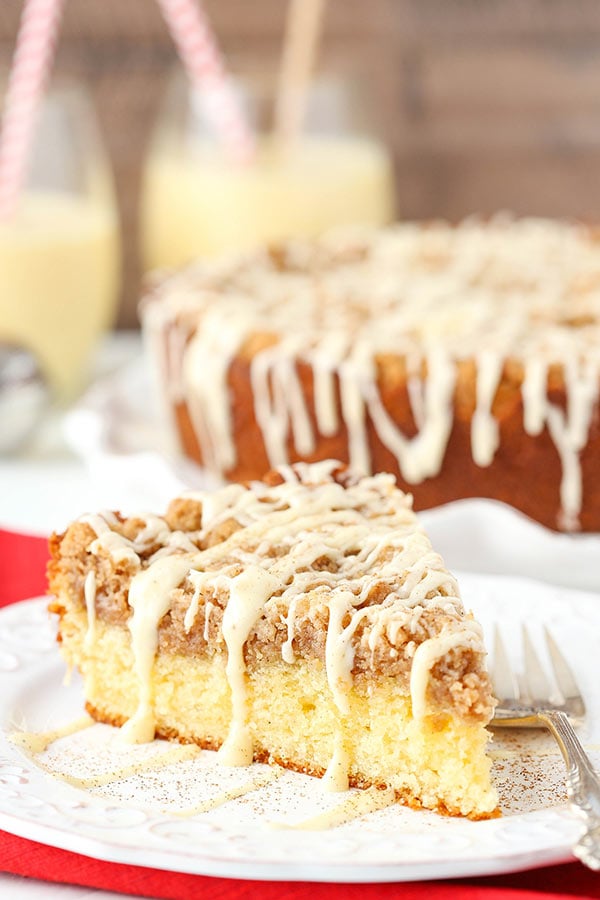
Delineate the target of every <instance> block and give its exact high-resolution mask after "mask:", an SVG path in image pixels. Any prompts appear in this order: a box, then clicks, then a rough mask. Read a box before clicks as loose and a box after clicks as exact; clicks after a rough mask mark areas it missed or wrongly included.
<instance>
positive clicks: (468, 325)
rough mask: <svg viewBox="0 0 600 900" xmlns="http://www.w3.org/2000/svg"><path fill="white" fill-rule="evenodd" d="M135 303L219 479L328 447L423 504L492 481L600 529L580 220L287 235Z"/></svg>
mask: <svg viewBox="0 0 600 900" xmlns="http://www.w3.org/2000/svg"><path fill="white" fill-rule="evenodd" d="M141 312H142V321H143V325H144V331H145V333H146V337H147V339H148V341H147V342H148V346H149V348H150V349H151V357H152V359H153V361H154V363H155V368H156V370H157V374H158V379H157V380H158V383H159V384H161V385H162V386H163V389H164V392H165V395H166V401H167V407H168V408H169V409H170V411H171V413H172V416H171V418H172V420H173V421H174V424H175V425H176V431H177V433H178V435H179V438H180V443H181V446H182V449H183V450H184V452H185V453H186V454H187V455H188V456H190V457H192V458H193V459H194V460H196V461H198V462H200V463H201V464H202V465H203V466H205V467H207V468H208V469H210V470H211V471H212V472H214V473H217V474H218V475H219V476H222V477H223V478H224V479H228V480H231V481H240V480H246V479H250V478H257V477H260V475H261V474H262V473H263V472H264V471H266V470H267V469H268V468H269V467H273V466H278V465H280V464H285V463H289V462H294V461H298V460H302V461H307V462H314V461H317V460H319V459H327V458H330V457H335V458H336V459H341V460H344V461H345V462H348V463H349V464H350V465H351V466H352V468H354V469H357V470H359V471H362V472H364V473H365V474H368V473H369V472H393V473H394V474H396V476H397V478H398V484H399V486H400V487H402V488H404V489H405V490H410V491H411V492H412V493H413V495H414V499H415V507H416V508H417V509H425V508H427V507H431V506H437V505H439V504H442V503H447V502H449V501H452V500H456V499H459V498H464V497H488V498H492V499H495V500H500V501H503V502H505V503H510V504H512V505H513V506H515V507H517V508H518V509H520V510H521V511H522V512H524V513H526V514H527V515H529V516H531V517H532V518H534V519H536V520H538V521H539V522H542V523H543V524H545V525H547V526H548V527H550V528H559V529H564V530H568V531H576V530H579V529H581V530H583V531H600V464H599V460H600V415H599V412H600V408H599V404H598V395H599V388H600V374H599V373H600V350H599V348H600V241H599V240H598V234H597V233H595V232H594V231H592V230H591V229H589V228H586V227H583V226H580V225H577V224H574V223H568V222H552V221H547V220H540V219H520V220H519V219H517V220H514V219H511V218H509V217H507V216H502V217H495V218H494V219H492V220H490V221H487V222H483V221H478V220H476V219H469V220H467V221H465V222H463V223H462V224H460V225H459V226H456V227H454V226H452V225H450V224H448V223H446V222H432V223H429V224H427V225H425V224H419V223H411V222H405V223H401V224H399V225H396V226H394V227H392V228H387V229H381V230H364V229H363V230H357V229H353V230H349V231H348V230H346V231H343V232H336V233H332V234H329V235H326V236H324V237H322V238H321V239H319V240H317V241H301V240H292V241H289V242H287V243H285V244H283V245H281V246H280V247H278V248H277V249H276V250H270V251H266V250H264V251H262V252H260V251H257V252H255V253H252V254H247V255H245V256H239V255H238V256H234V257H230V258H227V259H223V260H220V261H217V262H214V261H213V262H210V261H199V262H198V263H196V264H194V265H192V266H190V267H189V268H186V269H184V270H182V271H181V272H176V273H173V274H172V275H170V276H167V277H163V279H162V281H160V282H157V283H156V284H155V285H154V286H153V288H152V290H151V291H150V292H149V293H148V296H147V297H146V298H145V300H144V302H143V304H142V307H141ZM540 473H543V478H541V477H540ZM532 484H534V485H535V489H534V490H532V489H531V487H530V486H531V485H532Z"/></svg>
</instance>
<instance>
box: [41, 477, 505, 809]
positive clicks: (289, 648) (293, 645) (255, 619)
mask: <svg viewBox="0 0 600 900" xmlns="http://www.w3.org/2000/svg"><path fill="white" fill-rule="evenodd" d="M51 549H52V556H53V560H52V562H51V564H50V588H51V591H52V593H53V594H54V598H55V599H54V600H53V602H52V604H51V609H52V611H53V612H56V613H58V615H59V618H60V623H59V632H58V637H59V641H60V643H61V648H62V652H63V655H64V657H65V659H66V660H67V662H68V663H69V664H70V665H74V666H77V667H78V668H79V669H80V670H81V672H82V675H83V679H84V690H85V697H86V707H87V709H88V711H89V712H90V713H91V715H93V716H94V717H95V718H96V719H97V720H98V721H101V722H107V723H111V724H113V725H117V726H122V728H123V736H124V737H125V738H126V739H128V740H131V741H135V742H142V741H148V740H151V739H152V738H153V737H154V736H155V735H158V736H160V737H165V738H175V739H177V740H180V741H190V742H195V743H197V744H199V745H200V746H201V747H205V748H211V749H215V750H216V749H218V750H219V755H220V757H221V760H222V762H223V763H225V764H230V765H242V764H247V763H250V762H251V761H252V760H261V761H268V762H277V763H279V764H280V765H282V766H285V767H288V768H291V769H295V770H298V771H301V772H306V773H309V774H311V775H317V776H324V778H325V780H326V783H327V785H328V786H329V787H330V788H333V789H343V788H345V787H347V786H348V785H354V786H359V787H366V786H370V785H376V786H387V787H391V788H393V790H394V791H395V793H396V796H397V798H398V800H399V801H400V802H402V803H406V804H409V805H411V806H416V807H420V806H422V807H426V808H428V809H435V810H438V811H440V812H444V813H449V814H452V815H463V816H468V817H470V818H473V819H477V818H485V817H489V816H491V815H494V814H495V812H496V809H497V797H496V793H495V791H494V789H493V787H492V786H491V784H490V761H489V759H488V758H487V757H486V755H485V748H486V743H487V740H488V732H487V731H486V728H485V726H486V724H487V723H488V722H489V720H490V718H491V715H492V712H493V705H494V703H493V699H492V696H491V691H490V683H489V680H488V676H487V673H486V671H485V666H484V656H485V651H484V647H483V643H482V635H481V629H480V626H479V625H478V624H477V622H476V621H475V620H474V619H473V618H472V616H471V615H469V614H467V613H466V612H465V610H464V608H463V604H462V602H461V600H460V595H459V590H458V586H457V584H456V581H455V579H454V578H453V576H452V575H451V574H450V573H449V572H448V571H447V569H446V568H445V566H444V563H443V560H442V559H441V557H440V556H439V555H438V554H437V553H435V551H434V550H433V549H432V547H431V544H430V542H429V540H428V538H427V537H426V535H425V534H424V533H423V531H422V530H421V528H420V527H419V524H418V522H417V520H416V518H415V515H414V513H413V512H412V508H411V498H410V497H409V496H407V495H406V494H404V493H403V492H402V491H400V490H399V489H398V488H397V487H396V485H395V481H394V478H393V476H391V475H386V474H379V475H376V476H370V477H358V476H355V475H353V474H352V473H351V472H350V471H349V470H347V469H346V468H345V467H343V466H341V465H340V464H339V463H337V462H334V461H331V460H328V461H324V462H321V463H316V464H313V465H306V464H298V465H296V466H293V467H281V468H280V469H279V470H277V471H273V472H271V473H270V474H269V475H268V476H267V477H266V478H265V480H264V481H257V482H252V483H250V484H249V485H238V484H232V485H228V486H226V487H224V488H222V489H220V490H218V491H216V492H214V493H209V492H206V493H202V494H200V493H198V494H191V495H189V496H186V497H180V498H178V499H176V500H174V501H173V502H172V503H171V505H170V507H169V509H168V511H167V513H166V515H165V516H164V518H162V517H158V516H154V515H144V516H133V517H130V518H123V517H122V516H120V515H115V514H112V513H103V514H101V515H86V516H83V517H81V518H80V519H78V520H77V521H76V522H74V523H73V524H72V525H71V526H70V527H69V528H68V530H67V531H66V533H65V534H63V535H60V536H57V535H54V536H53V538H52V540H51Z"/></svg>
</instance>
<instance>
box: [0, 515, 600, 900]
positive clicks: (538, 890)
mask: <svg viewBox="0 0 600 900" xmlns="http://www.w3.org/2000/svg"><path fill="white" fill-rule="evenodd" d="M47 560H48V550H47V544H46V541H45V540H44V539H42V538H37V537H30V536H27V535H22V534H14V533H12V532H10V531H3V530H1V529H0V606H5V605H7V604H9V603H14V602H16V601H18V600H21V599H25V598H27V597H32V596H36V595H38V594H43V593H44V591H45V567H46V562H47ZM0 871H3V872H10V873H12V874H14V875H24V876H26V877H29V878H37V879H40V880H43V881H55V882H60V883H61V884H77V885H84V886H86V887H93V888H101V889H103V890H108V891H120V892H122V893H125V894H134V895H136V896H140V897H154V898H164V900H195V898H200V897H201V898H205V897H211V898H213V900H321V898H323V900H325V898H327V900H338V898H339V900H342V898H343V900H375V898H377V900H400V898H401V900H448V898H449V900H462V898H464V900H541V898H545V900H559V898H562V900H564V898H565V897H570V896H572V897H579V898H583V900H590V898H600V875H599V874H597V873H594V872H590V871H589V870H588V869H586V868H584V866H582V865H581V864H580V863H568V864H566V865H561V866H551V867H547V868H543V869H535V870H532V871H530V872H521V873H517V874H512V875H498V876H493V877H488V878H466V879H460V880H457V881H436V882H412V883H403V884H354V885H353V884H309V883H307V882H269V881H241V880H239V881H238V880H235V879H230V878H210V877H205V876H201V875H185V874H180V873H177V872H164V871H161V870H159V869H147V868H144V867H141V866H128V865H122V864H120V863H107V862H102V861H101V860H97V859H93V858H91V857H87V856H82V855H80V854H79V853H70V852H69V851H67V850H59V849H57V848H56V847H48V846H46V845H45V844H39V843H37V842H34V841H28V840H26V839H24V838H20V837H15V836H14V835H12V834H8V833H7V832H3V831H0Z"/></svg>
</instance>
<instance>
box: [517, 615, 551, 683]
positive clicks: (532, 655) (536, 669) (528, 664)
mask: <svg viewBox="0 0 600 900" xmlns="http://www.w3.org/2000/svg"><path fill="white" fill-rule="evenodd" d="M522 630H523V655H524V661H525V682H526V685H527V694H528V697H529V699H530V700H549V699H550V695H551V693H552V684H551V683H550V681H549V680H548V678H547V676H546V673H545V672H544V670H543V668H542V664H541V663H540V660H539V658H538V655H537V653H536V652H535V649H534V646H533V643H532V641H531V638H530V636H529V632H528V631H527V628H526V627H525V625H523V629H522Z"/></svg>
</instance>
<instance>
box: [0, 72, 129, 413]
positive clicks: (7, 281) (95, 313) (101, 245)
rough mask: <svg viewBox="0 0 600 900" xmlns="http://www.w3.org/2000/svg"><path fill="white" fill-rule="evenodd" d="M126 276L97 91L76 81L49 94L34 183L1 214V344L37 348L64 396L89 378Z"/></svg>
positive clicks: (31, 172) (31, 174) (55, 389)
mask: <svg viewBox="0 0 600 900" xmlns="http://www.w3.org/2000/svg"><path fill="white" fill-rule="evenodd" d="M0 105H1V100H0ZM119 282H120V239H119V228H118V216H117V211H116V206H115V197H114V192H113V185H112V180H111V174H110V171H109V167H108V163H107V159H106V157H105V154H104V152H103V148H102V145H101V141H100V137H99V133H98V129H97V127H96V122H95V119H94V115H93V112H92V109H91V106H90V102H89V99H88V97H87V95H86V93H85V91H84V90H83V89H82V88H81V87H80V86H79V85H67V86H64V87H61V88H57V89H55V90H52V91H50V92H49V94H48V96H47V97H46V98H45V99H44V101H43V105H42V109H41V111H40V114H39V118H38V121H37V124H36V132H35V142H34V146H33V152H32V156H31V161H30V165H29V169H28V173H27V179H26V183H25V185H24V189H23V191H22V192H21V194H20V196H19V197H18V200H17V202H16V204H15V206H14V209H13V210H12V211H11V212H10V214H9V215H8V216H6V217H4V218H1V219H0V343H2V344H5V345H9V346H15V347H19V348H24V349H25V350H27V351H29V352H30V353H32V354H33V355H34V356H35V358H36V361H37V364H38V366H39V368H40V369H41V371H42V373H43V375H44V376H45V378H46V380H47V382H48V385H49V387H50V389H51V391H52V394H53V396H54V398H55V399H56V400H58V401H59V402H66V401H68V400H70V399H72V398H73V397H74V396H76V394H77V393H78V392H79V391H80V390H81V388H82V387H83V386H84V384H85V380H86V374H87V372H88V366H89V363H90V359H91V356H92V352H93V349H94V346H95V344H96V342H97V340H98V338H99V336H100V335H101V334H102V333H103V331H105V330H106V329H107V328H108V327H109V326H110V325H111V324H112V321H113V317H114V314H115V310H116V304H117V300H118V293H119Z"/></svg>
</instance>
